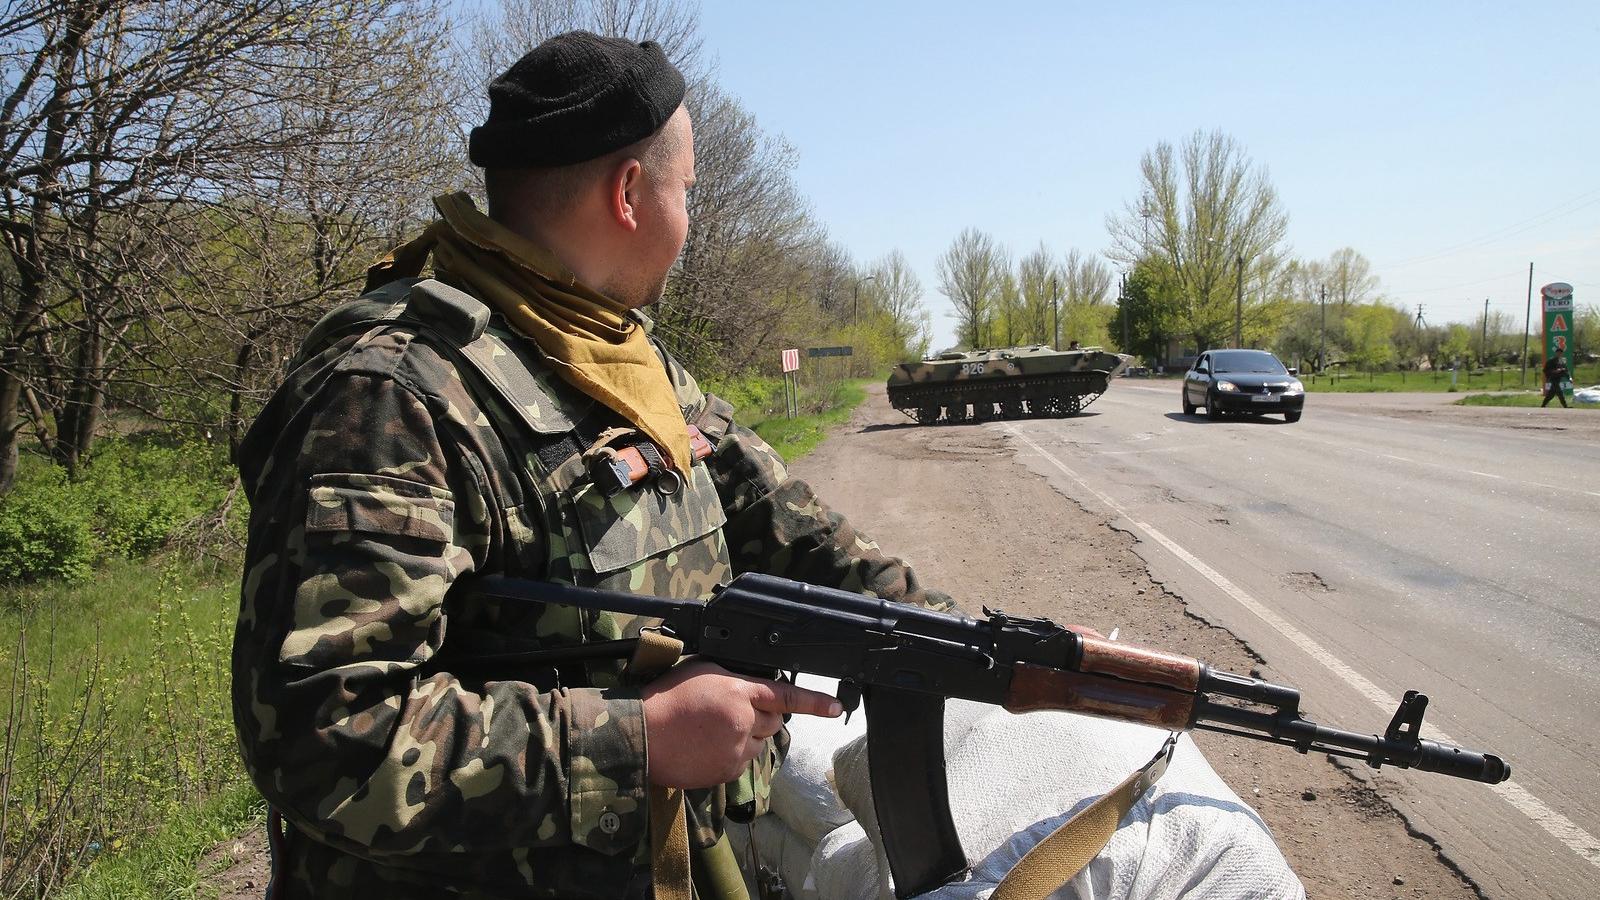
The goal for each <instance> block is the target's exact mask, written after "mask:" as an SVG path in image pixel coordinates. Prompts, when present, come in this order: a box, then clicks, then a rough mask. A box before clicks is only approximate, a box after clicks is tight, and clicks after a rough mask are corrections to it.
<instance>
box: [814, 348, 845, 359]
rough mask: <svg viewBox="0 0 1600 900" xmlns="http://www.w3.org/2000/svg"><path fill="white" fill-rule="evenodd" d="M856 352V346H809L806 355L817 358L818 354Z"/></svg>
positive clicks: (838, 354)
mask: <svg viewBox="0 0 1600 900" xmlns="http://www.w3.org/2000/svg"><path fill="white" fill-rule="evenodd" d="M854 354H855V348H854V347H807V348H806V356H808V357H812V358H816V357H818V356H853V355H854Z"/></svg>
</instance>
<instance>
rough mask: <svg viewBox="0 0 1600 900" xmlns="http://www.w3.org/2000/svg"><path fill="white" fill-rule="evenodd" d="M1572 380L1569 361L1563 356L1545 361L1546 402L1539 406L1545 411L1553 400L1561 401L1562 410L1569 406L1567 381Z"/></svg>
mask: <svg viewBox="0 0 1600 900" xmlns="http://www.w3.org/2000/svg"><path fill="white" fill-rule="evenodd" d="M1571 378H1572V373H1571V372H1569V371H1567V361H1566V359H1564V358H1563V357H1562V356H1559V355H1556V356H1551V357H1550V358H1549V359H1547V360H1545V361H1544V402H1543V403H1541V404H1539V408H1540V409H1543V408H1544V407H1546V406H1549V405H1550V401H1551V400H1560V401H1561V406H1562V408H1566V406H1567V389H1566V384H1567V381H1568V380H1570V379H1571Z"/></svg>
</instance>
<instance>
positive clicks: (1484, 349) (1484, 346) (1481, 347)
mask: <svg viewBox="0 0 1600 900" xmlns="http://www.w3.org/2000/svg"><path fill="white" fill-rule="evenodd" d="M1488 358H1489V298H1488V297H1485V298H1483V336H1482V337H1480V338H1478V368H1480V369H1481V368H1483V363H1484V360H1486V359H1488Z"/></svg>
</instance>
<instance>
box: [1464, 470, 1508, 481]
mask: <svg viewBox="0 0 1600 900" xmlns="http://www.w3.org/2000/svg"><path fill="white" fill-rule="evenodd" d="M1467 474H1468V475H1482V476H1483V477H1484V478H1502V479H1503V478H1505V476H1504V475H1496V474H1494V473H1492V472H1479V471H1477V470H1475V469H1468V470H1467Z"/></svg>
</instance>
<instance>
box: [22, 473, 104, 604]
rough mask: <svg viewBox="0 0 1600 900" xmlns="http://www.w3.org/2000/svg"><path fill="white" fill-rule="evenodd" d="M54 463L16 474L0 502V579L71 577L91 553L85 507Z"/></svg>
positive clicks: (86, 566) (93, 554)
mask: <svg viewBox="0 0 1600 900" xmlns="http://www.w3.org/2000/svg"><path fill="white" fill-rule="evenodd" d="M76 487H77V486H76V485H74V484H72V483H71V482H69V481H67V477H66V473H65V472H63V471H61V470H60V469H58V468H56V467H54V466H43V467H40V468H38V469H37V470H36V471H33V472H31V473H29V475H28V477H27V478H26V479H25V480H24V479H20V478H19V480H18V484H17V487H16V488H15V489H14V490H12V492H11V494H10V495H8V496H7V497H6V498H5V499H4V501H3V502H0V581H38V580H40V579H44V578H60V579H64V580H71V579H74V578H78V577H81V576H83V575H84V574H86V573H88V571H89V567H90V565H91V564H93V562H94V560H95V557H96V555H97V554H96V539H95V533H94V529H93V527H92V523H91V511H90V510H89V508H88V507H86V506H85V505H84V504H83V503H82V502H81V500H80V497H79V494H78V491H77V490H76Z"/></svg>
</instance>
